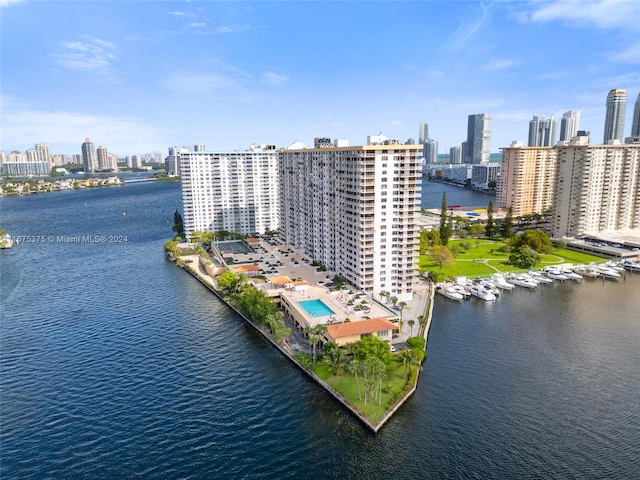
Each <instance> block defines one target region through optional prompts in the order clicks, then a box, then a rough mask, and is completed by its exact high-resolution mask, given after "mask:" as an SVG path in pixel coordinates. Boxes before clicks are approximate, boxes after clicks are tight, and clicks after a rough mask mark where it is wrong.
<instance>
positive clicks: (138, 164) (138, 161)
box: [131, 155, 142, 168]
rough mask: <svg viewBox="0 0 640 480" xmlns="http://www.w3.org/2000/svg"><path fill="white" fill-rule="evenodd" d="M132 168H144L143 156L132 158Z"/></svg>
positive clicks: (133, 156)
mask: <svg viewBox="0 0 640 480" xmlns="http://www.w3.org/2000/svg"><path fill="white" fill-rule="evenodd" d="M131 168H142V156H140V155H132V156H131Z"/></svg>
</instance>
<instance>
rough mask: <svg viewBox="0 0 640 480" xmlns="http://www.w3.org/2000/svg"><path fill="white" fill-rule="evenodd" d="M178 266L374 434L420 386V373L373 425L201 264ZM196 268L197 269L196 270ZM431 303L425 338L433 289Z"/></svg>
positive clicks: (182, 263) (431, 308) (177, 261)
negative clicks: (216, 282)
mask: <svg viewBox="0 0 640 480" xmlns="http://www.w3.org/2000/svg"><path fill="white" fill-rule="evenodd" d="M174 260H175V261H176V264H177V265H178V266H180V267H182V268H183V269H184V270H186V271H187V272H189V273H190V274H191V275H192V276H193V277H194V278H195V279H196V280H198V281H199V282H200V283H201V284H202V285H204V286H205V287H206V288H207V289H208V290H210V291H211V292H212V293H213V294H214V295H215V296H216V297H218V299H220V300H221V301H222V302H224V303H225V304H226V305H227V306H228V307H229V308H231V309H232V310H233V311H234V312H235V313H237V314H238V315H239V316H240V317H241V318H243V319H244V320H245V321H246V322H247V323H248V324H249V325H251V326H252V327H253V328H254V329H255V330H256V331H257V332H258V333H260V334H261V335H262V337H263V338H264V339H265V340H267V341H268V342H269V343H271V345H273V346H274V347H276V348H277V349H278V350H279V351H280V352H281V353H282V354H283V355H284V356H285V357H286V358H287V359H289V360H290V361H291V362H292V363H293V364H294V365H296V366H297V367H298V368H299V369H300V370H302V371H303V372H304V373H306V374H307V375H308V376H309V377H310V378H311V379H313V380H315V382H316V383H317V384H319V385H320V386H321V387H322V388H324V389H325V390H326V391H327V392H328V393H329V394H330V395H332V396H333V398H335V399H336V400H337V401H338V402H340V403H341V404H342V405H343V406H344V407H345V408H346V409H347V410H348V411H350V412H351V413H352V414H353V415H354V416H355V417H356V418H357V419H358V420H360V421H361V422H362V423H363V424H364V425H365V426H366V427H367V428H368V429H369V430H371V431H372V432H373V433H377V432H378V431H379V430H380V429H381V428H382V427H383V426H384V425H385V423H387V421H388V420H389V419H390V418H391V417H392V416H393V414H394V413H395V412H397V411H398V409H399V408H400V407H401V406H402V405H403V404H404V403H405V402H406V401H407V400H408V399H409V397H411V395H413V393H414V392H415V391H416V387H417V384H418V378H419V373H418V374H417V375H416V381H415V383H414V384H413V385H412V386H411V388H409V390H407V391H406V392H405V394H404V395H402V397H401V398H400V399H398V401H397V402H396V403H395V404H393V405H392V406H391V407H390V408H389V409H388V410H387V412H386V413H385V415H384V416H383V417H382V419H381V420H380V421H379V422H378V423H376V424H373V423H371V422H370V421H369V420H368V419H367V418H366V417H365V416H364V415H363V414H362V413H361V412H360V411H359V410H358V409H356V408H355V407H354V406H353V405H351V403H349V401H348V400H347V399H346V398H345V397H344V396H342V394H340V392H338V391H337V390H335V389H334V388H333V387H332V386H331V385H329V384H328V383H326V382H325V381H324V380H322V379H321V378H320V377H318V376H317V375H316V374H315V373H314V372H312V371H310V370H308V369H307V368H306V367H305V366H304V365H302V364H301V363H300V362H299V361H298V360H297V359H296V358H295V357H294V356H293V351H292V350H291V349H290V348H289V347H287V348H285V346H284V345H280V344H278V343H276V342H275V341H274V340H273V339H272V338H271V337H270V336H269V335H268V334H267V333H266V332H265V331H263V330H262V329H261V328H260V326H259V325H257V324H256V323H254V322H253V321H252V320H251V319H249V318H248V317H246V316H245V315H244V314H243V313H242V312H241V311H240V310H239V309H237V308H236V307H235V306H234V305H232V304H231V303H229V302H228V301H227V300H226V299H225V298H224V297H223V296H222V295H221V294H220V292H219V291H218V290H216V288H215V286H214V285H213V284H212V283H211V282H209V281H208V280H207V279H205V278H204V277H203V276H202V274H201V273H200V272H199V271H198V270H197V269H198V268H199V262H198V263H194V264H189V263H186V262H184V261H183V260H182V259H181V258H180V257H178V258H175V259H174ZM194 266H195V268H194ZM430 299H431V301H430V302H429V305H430V311H429V319H428V322H427V325H426V327H425V338H426V336H427V335H428V332H429V327H430V325H431V313H432V311H433V289H431V297H430Z"/></svg>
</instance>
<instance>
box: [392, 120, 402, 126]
mask: <svg viewBox="0 0 640 480" xmlns="http://www.w3.org/2000/svg"><path fill="white" fill-rule="evenodd" d="M390 125H391V126H393V127H397V126H398V125H404V122H403V121H402V120H391V123H390Z"/></svg>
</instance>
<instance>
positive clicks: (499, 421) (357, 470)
mask: <svg viewBox="0 0 640 480" xmlns="http://www.w3.org/2000/svg"><path fill="white" fill-rule="evenodd" d="M444 189H446V191H447V198H448V203H450V204H454V203H455V204H460V205H465V206H478V207H485V206H486V204H487V203H488V202H487V201H486V198H485V196H484V195H483V194H478V193H477V192H469V191H464V190H460V189H458V188H457V187H453V186H448V185H443V184H435V183H429V182H425V183H424V188H423V198H424V199H426V200H425V201H424V202H423V206H425V207H426V208H439V206H440V200H441V196H442V191H443V190H444ZM457 192H464V194H465V195H467V194H470V195H471V196H470V197H464V198H460V197H456V193H457ZM473 195H482V196H481V197H480V196H478V197H474V196H473ZM176 209H178V210H181V204H180V185H179V183H172V182H149V183H140V184H128V185H124V186H120V187H113V188H98V189H87V190H81V191H66V192H55V193H49V194H40V195H31V196H26V197H6V198H1V199H0V215H1V217H0V226H2V227H3V228H4V229H6V230H7V231H8V232H9V233H11V234H12V235H14V236H20V235H26V236H32V237H43V238H44V241H43V242H40V243H21V244H19V245H17V246H15V247H14V248H13V249H12V250H6V251H1V252H0V282H1V283H0V286H1V289H0V314H1V319H0V478H3V479H9V478H20V479H25V478H33V479H41V478H70V479H73V478H92V479H93V478H159V479H164V478H192V479H196V478H206V479H212V478H213V479H216V478H224V479H241V478H251V479H253V478H263V479H272V478H273V479H280V478H292V479H297V478H310V479H314V478H329V479H332V478H335V479H350V478H352V479H360V478H372V479H377V478H380V479H383V478H384V479H386V478H396V479H416V478H500V479H510V478H512V479H521V478H563V479H564V478H576V479H578V478H619V479H627V478H629V479H631V478H639V477H640V348H639V347H640V296H639V293H640V275H638V274H631V273H628V274H626V276H625V277H624V278H623V279H621V280H619V281H617V282H613V281H602V280H595V281H593V280H588V279H585V280H583V281H582V282H580V283H574V282H571V283H569V282H563V283H558V282H556V283H554V284H552V285H547V286H544V287H538V289H536V290H534V291H532V292H529V291H525V290H524V289H517V290H515V291H513V292H511V293H505V294H503V295H501V297H500V298H499V300H498V301H497V302H495V303H492V304H485V303H482V302H477V301H468V302H464V303H452V302H450V301H448V300H446V299H443V298H441V297H437V298H436V305H435V314H434V320H433V323H432V326H431V332H430V336H429V347H428V350H429V351H428V355H427V359H426V361H425V363H424V371H423V372H422V373H421V376H420V381H419V385H418V389H417V391H416V393H415V394H414V396H413V397H412V398H411V399H410V400H409V401H408V402H407V403H406V404H405V405H404V406H403V407H402V408H401V409H400V410H399V411H398V413H397V414H396V415H394V417H393V418H392V419H391V420H390V421H389V423H387V425H385V427H383V429H382V430H381V431H380V432H379V433H378V434H376V435H374V434H372V433H370V432H369V431H368V430H367V429H365V428H364V427H363V426H362V425H360V423H359V422H358V421H357V420H356V419H354V418H353V417H352V416H351V415H350V414H348V413H347V412H346V411H345V410H344V409H343V408H342V407H341V406H340V405H339V404H337V403H336V402H335V401H334V400H333V399H332V398H331V397H329V396H328V395H327V394H325V392H324V391H323V390H321V389H320V388H319V387H318V386H317V385H315V384H314V383H313V382H312V381H310V380H309V379H308V378H307V377H306V376H305V375H304V374H303V373H302V372H300V371H298V370H297V369H296V368H295V367H293V366H292V365H291V364H290V363H289V362H288V361H287V360H286V359H285V358H283V357H282V355H281V354H280V353H278V352H277V351H275V350H274V349H273V348H272V347H271V346H270V345H269V344H267V343H266V342H265V341H264V340H263V339H262V338H261V337H260V336H259V335H257V334H256V333H255V332H254V331H253V330H252V329H251V328H250V327H248V326H246V325H245V324H244V323H243V321H242V320H241V319H240V318H239V317H238V316H237V315H235V314H234V313H233V312H232V311H230V310H229V308H227V307H226V306H225V305H224V304H222V303H221V302H220V301H218V300H217V299H216V298H214V297H213V296H212V295H211V294H210V292H208V291H207V290H206V289H205V288H203V287H202V286H201V285H200V284H199V283H198V282H196V281H195V280H194V279H193V278H192V277H191V276H190V275H188V274H187V273H186V272H184V271H183V270H181V269H179V268H177V267H176V266H175V265H174V264H172V263H170V262H167V261H166V260H165V259H164V256H163V252H162V245H163V243H164V241H165V240H166V239H167V238H169V236H170V235H171V224H172V222H173V212H174V211H175V210H176ZM85 237H86V239H87V240H88V239H97V241H95V242H93V241H91V242H89V241H83V239H85ZM103 237H105V238H107V240H108V239H109V238H111V239H112V240H113V241H111V242H109V241H106V240H105V241H103V240H102V238H103ZM65 238H66V239H70V241H65ZM75 238H79V239H80V241H79V242H75V241H73V239H75Z"/></svg>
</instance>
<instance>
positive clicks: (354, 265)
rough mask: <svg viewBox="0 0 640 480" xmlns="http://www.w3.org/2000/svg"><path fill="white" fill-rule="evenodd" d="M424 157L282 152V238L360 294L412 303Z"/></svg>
mask: <svg viewBox="0 0 640 480" xmlns="http://www.w3.org/2000/svg"><path fill="white" fill-rule="evenodd" d="M368 140H369V141H370V140H372V139H371V137H369V139H368ZM375 140H377V141H380V139H379V138H378V139H375ZM383 141H384V140H383ZM421 156H422V146H421V145H400V144H392V145H384V144H383V145H364V146H349V147H341V148H335V147H334V148H316V149H305V150H283V151H281V152H280V158H281V163H280V172H281V176H282V199H281V202H282V212H281V215H282V217H281V221H280V232H281V236H282V238H283V239H284V241H285V242H286V243H287V244H288V245H292V246H294V247H295V248H297V249H299V250H300V251H302V252H303V253H304V255H306V256H308V258H311V259H314V260H317V261H318V262H320V263H321V264H323V265H325V266H326V267H327V268H328V269H329V270H332V271H334V272H335V273H337V274H338V275H341V276H343V277H344V278H345V279H347V281H348V282H349V283H351V284H352V285H354V287H355V288H357V289H359V290H362V291H364V292H366V293H368V294H371V295H374V294H375V295H377V294H379V292H381V291H386V292H390V293H391V294H392V295H394V296H396V297H398V299H399V300H403V301H405V300H410V299H411V298H412V292H413V289H414V287H415V282H416V276H417V269H416V265H417V264H416V261H417V238H418V229H417V227H416V223H415V216H416V210H418V209H419V208H420V204H421V203H420V202H421V192H420V187H421V171H420V159H421Z"/></svg>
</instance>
